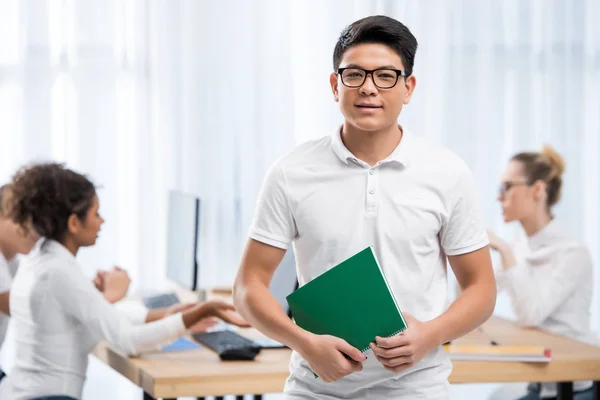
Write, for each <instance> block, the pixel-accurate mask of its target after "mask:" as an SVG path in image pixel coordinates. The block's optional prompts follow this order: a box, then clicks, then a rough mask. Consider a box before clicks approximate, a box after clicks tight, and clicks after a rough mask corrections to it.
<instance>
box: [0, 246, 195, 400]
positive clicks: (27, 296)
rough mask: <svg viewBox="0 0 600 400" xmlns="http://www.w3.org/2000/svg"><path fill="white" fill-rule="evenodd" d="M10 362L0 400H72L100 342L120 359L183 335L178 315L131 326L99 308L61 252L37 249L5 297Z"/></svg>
mask: <svg viewBox="0 0 600 400" xmlns="http://www.w3.org/2000/svg"><path fill="white" fill-rule="evenodd" d="M10 310H11V315H12V319H13V324H14V326H15V333H16V334H15V337H16V354H17V360H16V363H15V365H14V367H13V369H12V370H11V371H10V373H9V375H8V378H6V379H4V380H3V381H2V384H0V398H2V399H14V400H20V399H30V398H34V397H41V396H49V395H65V396H71V397H74V398H77V399H80V398H81V396H82V390H83V384H84V381H85V375H86V370H87V364H88V354H89V353H90V351H92V350H93V349H94V347H95V346H96V344H97V343H98V342H99V341H101V340H106V341H108V342H109V343H110V344H111V345H112V346H114V347H115V348H116V349H117V350H119V351H121V352H123V353H126V354H136V353H139V352H142V351H148V350H154V349H157V348H159V347H161V346H162V345H164V344H166V343H168V342H169V341H172V340H174V339H176V338H177V337H178V336H179V335H181V334H182V333H183V332H185V326H184V324H183V319H182V317H181V314H180V313H179V314H175V315H172V316H170V317H167V318H164V319H162V320H159V321H156V322H153V323H149V324H143V325H134V324H132V322H131V320H130V319H129V318H127V317H125V316H123V315H122V313H120V312H119V311H118V310H117V309H116V308H115V307H113V306H112V305H111V304H110V303H109V302H107V301H106V300H105V299H104V297H103V296H102V294H101V293H100V292H98V290H97V289H96V288H95V287H94V285H93V283H92V282H91V281H90V280H89V279H88V278H87V277H86V276H85V275H84V274H83V272H82V270H81V268H80V267H79V265H78V263H77V261H76V260H75V257H74V256H73V255H72V254H71V253H70V252H69V251H68V250H67V249H66V248H65V247H63V246H62V245H61V244H59V243H58V242H55V241H52V240H45V241H40V243H38V246H37V247H36V248H35V249H34V250H33V251H32V253H31V254H30V255H29V256H28V257H26V258H24V259H23V260H22V262H21V264H20V267H19V271H18V273H17V275H16V277H15V280H14V282H13V285H12V289H11V297H10Z"/></svg>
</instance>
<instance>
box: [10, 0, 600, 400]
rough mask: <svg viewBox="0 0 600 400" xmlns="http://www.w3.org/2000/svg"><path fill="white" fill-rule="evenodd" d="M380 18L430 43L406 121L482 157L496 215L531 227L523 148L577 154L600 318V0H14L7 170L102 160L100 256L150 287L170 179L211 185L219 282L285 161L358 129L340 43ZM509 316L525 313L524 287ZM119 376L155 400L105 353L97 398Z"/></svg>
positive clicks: (157, 266)
mask: <svg viewBox="0 0 600 400" xmlns="http://www.w3.org/2000/svg"><path fill="white" fill-rule="evenodd" d="M374 14H385V15H388V16H391V17H394V18H396V19H398V20H400V21H401V22H403V23H405V24H406V25H407V26H408V27H409V28H410V29H411V31H412V32H413V33H414V35H415V36H416V37H417V39H418V41H419V50H418V51H417V56H416V61H415V75H416V77H417V81H418V84H417V89H416V93H415V96H414V97H413V99H412V101H411V104H410V105H408V106H407V107H405V109H404V110H403V112H402V115H401V116H400V123H401V124H402V125H403V126H405V127H407V128H408V129H410V130H412V131H414V132H415V133H417V134H419V135H422V136H424V137H428V138H431V139H434V140H436V141H439V142H441V143H443V145H445V146H446V147H448V148H450V149H451V150H453V151H455V152H457V153H458V154H459V155H460V156H462V157H463V158H464V159H465V161H466V162H467V164H468V165H469V166H470V167H471V169H472V170H473V172H474V175H475V178H476V180H477V183H478V189H479V195H480V199H481V202H482V204H483V209H484V212H485V218H486V222H487V224H488V225H489V227H490V228H491V229H494V230H495V231H497V232H498V233H499V234H500V235H501V236H503V237H504V238H506V239H510V238H511V237H512V236H513V235H514V234H518V232H515V231H516V229H517V227H516V226H514V225H504V224H503V223H502V215H501V210H500V207H499V205H498V203H497V201H496V200H495V198H496V195H497V187H498V183H499V179H500V175H501V172H502V170H503V168H504V166H505V164H506V162H507V161H508V159H509V158H510V156H511V155H512V154H513V153H515V152H518V151H522V150H540V149H541V147H542V145H543V144H546V143H547V144H551V145H552V146H554V148H555V149H556V150H557V151H558V152H559V153H561V154H562V155H563V156H564V158H565V160H566V165H567V169H566V173H565V176H564V182H565V183H564V184H565V186H564V191H563V197H562V201H561V203H559V206H558V207H557V209H556V215H557V218H558V219H559V220H560V221H561V223H562V225H563V226H564V227H566V228H567V229H568V230H569V231H570V232H571V233H572V234H573V235H575V236H576V237H577V238H579V239H581V240H582V241H583V242H584V243H585V244H587V245H588V246H589V248H590V250H591V253H592V256H593V258H594V263H595V271H596V275H595V288H596V289H595V297H594V302H593V320H592V326H593V327H594V328H595V330H596V331H600V289H599V288H600V267H598V262H599V261H600V241H599V240H598V239H599V238H600V212H599V206H600V159H599V153H600V24H598V20H599V19H600V2H598V1H597V0H588V1H586V0H571V1H567V0H562V1H561V0H544V1H542V0H529V1H521V0H503V1H501V0H497V1H495V0H462V1H461V0H448V1H442V0H427V1H422V0H421V1H419V0H402V1H400V0H394V1H392V0H389V1H383V0H379V1H375V0H371V1H367V0H363V1H358V0H355V1H349V0H320V1H317V0H315V1H299V0H292V1H281V0H254V1H242V0H238V1H236V0H219V1H216V0H215V1H200V0H198V1H193V0H187V1H186V0H170V1H167V0H161V1H160V0H145V1H143V0H122V1H119V0H102V1H100V0H48V1H44V0H23V1H19V0H0V182H6V181H7V180H8V179H9V178H10V177H11V175H12V174H13V173H14V172H15V171H16V170H17V168H19V167H20V166H21V165H23V164H25V163H29V162H33V161H44V160H56V161H62V162H65V163H66V164H67V165H68V166H69V167H71V168H74V169H76V170H78V171H81V172H84V173H86V174H88V175H89V176H90V177H91V178H92V179H93V180H94V182H95V183H97V184H98V185H99V186H101V189H100V190H99V196H100V202H101V207H100V211H101V213H102V214H103V216H104V217H105V219H106V223H105V225H104V227H103V231H102V233H101V238H100V240H99V241H98V244H97V245H96V246H95V247H93V248H90V249H85V250H83V251H82V252H81V256H80V261H81V262H82V264H84V265H85V266H86V268H89V270H90V271H93V270H95V269H98V268H107V267H110V266H112V265H114V264H117V265H120V266H122V267H124V268H126V269H127V270H128V272H129V274H130V276H131V277H132V281H133V284H132V285H133V286H134V288H135V289H136V290H141V289H143V288H148V287H153V286H157V285H159V284H160V281H161V280H162V279H163V278H162V277H163V276H164V269H165V262H164V260H165V247H166V240H165V237H166V224H167V222H166V208H167V197H168V190H171V189H177V190H182V191H185V192H189V193H193V194H195V195H197V196H199V197H200V198H201V199H202V224H201V232H200V243H199V246H200V248H199V254H200V260H199V262H200V265H201V266H202V267H201V268H200V271H201V276H200V278H199V281H200V282H201V285H202V286H206V287H210V286H215V285H226V284H231V282H232V280H233V277H234V275H235V272H236V270H237V267H238V263H239V259H240V256H241V251H242V247H243V244H244V243H245V240H246V234H247V230H248V228H249V225H250V221H251V217H252V213H253V211H254V206H255V200H256V197H257V194H258V191H259V189H260V185H261V183H262V180H263V178H264V174H265V172H266V170H267V168H268V167H269V166H270V164H271V163H272V162H274V161H275V160H276V159H277V158H278V157H280V156H281V155H283V154H285V152H287V151H289V150H290V149H291V148H293V147H294V146H295V145H296V144H298V143H301V142H303V141H306V140H308V139H313V138H317V137H320V136H323V135H330V134H331V133H332V132H333V131H334V130H335V129H336V128H337V127H338V126H339V125H340V124H341V122H342V117H341V114H340V112H339V109H338V108H337V104H336V103H335V102H334V101H333V98H332V95H331V90H330V87H329V74H330V73H331V72H332V53H333V46H334V44H335V41H336V40H337V37H338V35H339V33H340V31H341V30H342V29H343V28H344V27H345V26H346V25H348V24H349V23H351V22H352V21H354V20H356V19H358V18H361V17H364V16H368V15H374ZM496 314H498V315H503V316H507V317H510V316H511V310H510V307H509V304H508V301H507V299H505V298H503V297H500V299H499V301H498V305H497V309H496ZM7 342H9V340H7ZM5 347H8V346H5ZM2 357H3V359H4V360H10V358H11V357H14V354H11V351H10V348H7V349H4V354H3V355H2ZM107 382H111V384H110V385H107ZM107 386H108V387H109V389H110V391H107V390H108V389H107ZM494 386H495V385H463V386H455V387H454V388H453V390H454V393H453V395H454V396H456V398H485V396H486V393H489V392H491V391H492V390H493V389H494ZM116 387H118V388H119V390H122V393H124V394H123V396H124V397H120V398H124V399H129V398H140V396H141V395H140V391H139V389H137V388H135V387H133V385H131V384H129V383H128V382H127V381H125V379H124V378H121V377H120V376H118V375H117V374H116V373H114V372H112V371H109V370H108V368H105V367H103V366H100V365H99V364H96V363H94V362H92V365H91V367H90V371H89V373H88V384H87V386H86V392H85V397H84V398H85V399H86V400H87V399H90V400H94V399H104V398H109V397H110V396H111V394H110V393H114V390H115V388H116ZM120 393H121V392H120ZM125 393H127V394H125ZM272 398H276V397H275V396H273V397H272Z"/></svg>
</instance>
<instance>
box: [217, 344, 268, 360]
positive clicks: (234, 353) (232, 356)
mask: <svg viewBox="0 0 600 400" xmlns="http://www.w3.org/2000/svg"><path fill="white" fill-rule="evenodd" d="M258 353H260V347H251V346H249V347H237V348H231V349H227V350H223V351H222V352H221V353H220V354H219V358H220V359H221V360H222V361H252V360H254V358H255V357H256V356H257V354H258Z"/></svg>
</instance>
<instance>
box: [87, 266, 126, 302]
mask: <svg viewBox="0 0 600 400" xmlns="http://www.w3.org/2000/svg"><path fill="white" fill-rule="evenodd" d="M95 282H96V280H94V283H95ZM102 282H103V285H102V288H103V289H104V290H101V291H102V293H103V294H104V298H105V299H106V300H108V301H109V302H111V303H116V302H117V301H119V300H121V299H123V298H124V297H125V296H126V295H127V290H129V284H130V283H131V279H130V278H129V275H127V272H126V271H124V270H122V269H121V268H119V267H114V268H113V269H112V270H110V271H103V276H102ZM96 287H98V286H96Z"/></svg>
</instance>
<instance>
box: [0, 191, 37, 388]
mask: <svg viewBox="0 0 600 400" xmlns="http://www.w3.org/2000/svg"><path fill="white" fill-rule="evenodd" d="M9 196H10V185H3V186H1V187H0V348H1V347H2V344H3V343H4V339H5V337H6V331H7V329H8V321H9V317H10V306H9V302H10V286H11V284H12V280H13V278H14V275H15V272H16V264H17V255H18V254H27V253H29V252H30V251H31V249H32V248H33V246H34V245H35V242H36V240H37V235H36V234H35V232H33V231H30V232H29V233H28V234H25V232H24V231H23V230H22V229H20V227H19V225H18V224H15V223H14V222H12V221H11V220H10V218H7V217H6V214H7V211H8V210H7V207H8V203H9ZM4 376H5V374H4V371H3V370H2V369H1V368H0V381H1V380H2V379H3V378H4Z"/></svg>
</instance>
